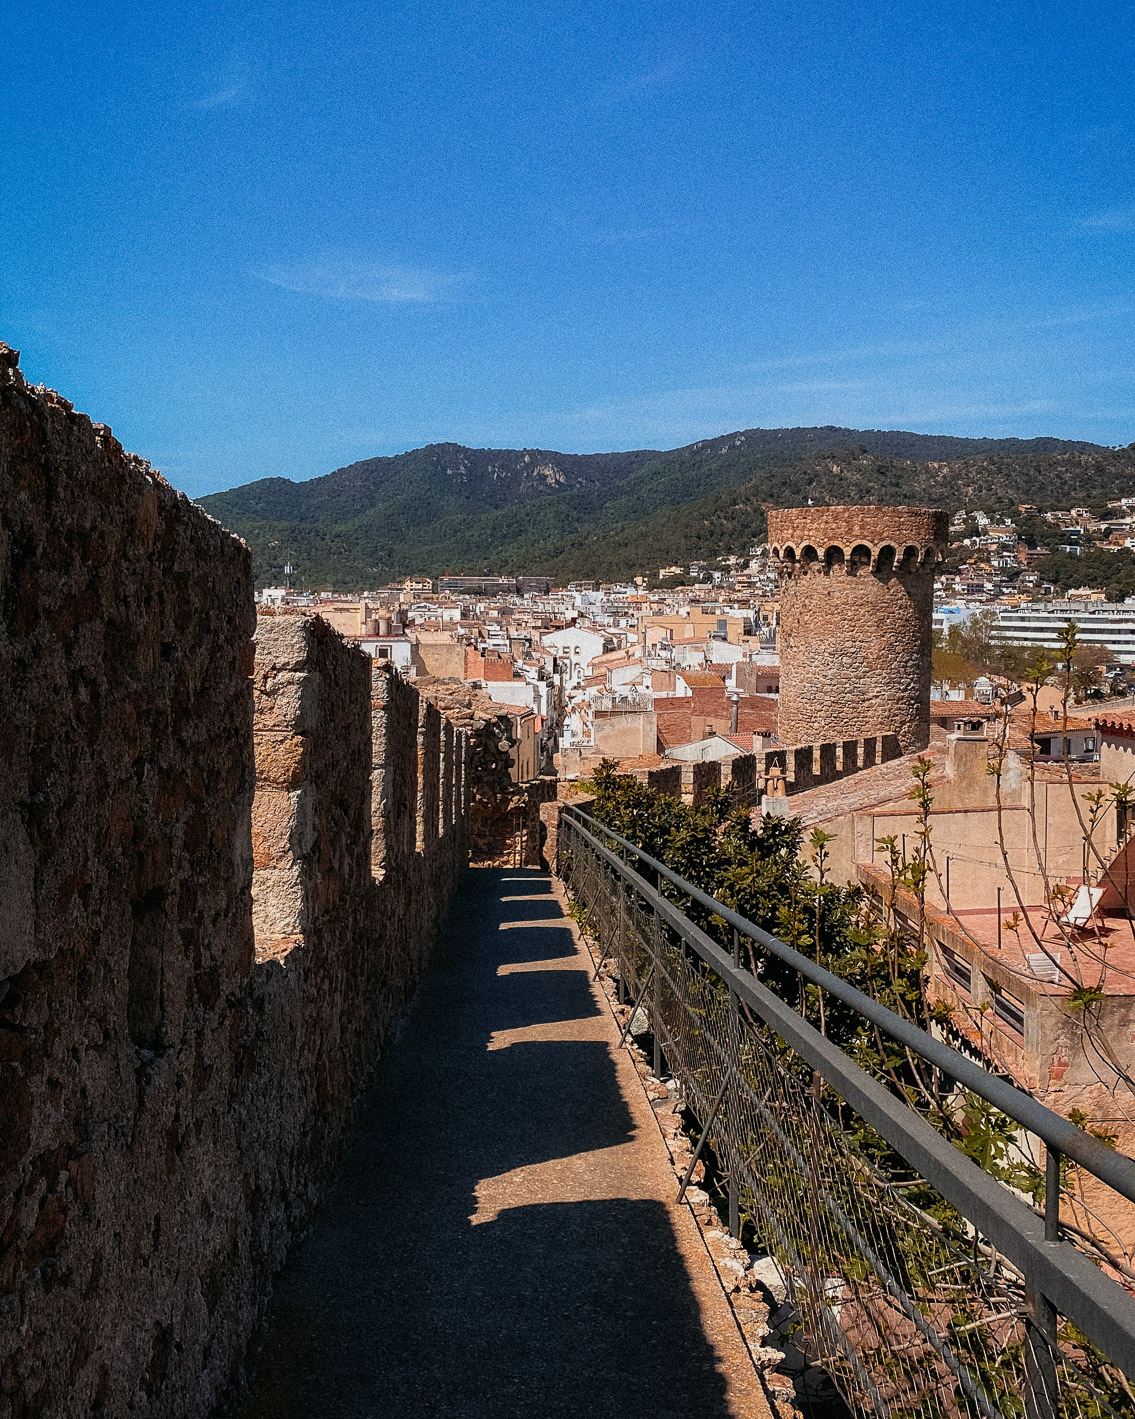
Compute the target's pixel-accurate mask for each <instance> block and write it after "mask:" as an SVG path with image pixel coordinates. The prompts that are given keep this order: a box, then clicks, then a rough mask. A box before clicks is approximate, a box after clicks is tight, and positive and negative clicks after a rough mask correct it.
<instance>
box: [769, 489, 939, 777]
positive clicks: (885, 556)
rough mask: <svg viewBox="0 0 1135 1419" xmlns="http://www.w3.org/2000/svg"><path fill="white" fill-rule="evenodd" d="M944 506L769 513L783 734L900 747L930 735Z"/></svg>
mask: <svg viewBox="0 0 1135 1419" xmlns="http://www.w3.org/2000/svg"><path fill="white" fill-rule="evenodd" d="M946 523H947V518H946V514H945V513H944V512H939V511H934V510H932V509H929V508H915V507H808V508H783V509H780V510H778V511H773V512H770V513H769V533H768V535H769V546H770V549H771V551H772V555H773V557H774V558H775V559H776V560H777V562H778V564H779V568H780V708H779V715H778V725H777V732H778V734H779V737H780V739H781V740H782V741H783V742H785V743H792V744H815V743H822V742H824V741H829V740H830V741H835V740H842V739H845V738H849V737H851V736H861V735H863V734H878V733H880V732H884V733H892V734H896V735H897V736H898V738H899V742H900V743H901V745H902V748H903V751H904V752H909V751H912V750H915V749H922V748H925V747H926V745H927V744H928V743H929V738H930V632H931V619H932V611H933V599H934V568H935V566H936V565H937V562H938V561H939V559H940V557H941V555H942V551H943V548H944V545H945V541H946V533H947V526H946Z"/></svg>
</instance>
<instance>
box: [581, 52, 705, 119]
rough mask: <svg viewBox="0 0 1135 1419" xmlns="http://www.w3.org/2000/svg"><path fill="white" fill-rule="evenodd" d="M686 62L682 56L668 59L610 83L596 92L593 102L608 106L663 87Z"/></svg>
mask: <svg viewBox="0 0 1135 1419" xmlns="http://www.w3.org/2000/svg"><path fill="white" fill-rule="evenodd" d="M684 64H685V61H684V60H683V59H682V58H675V59H668V60H666V61H665V63H662V64H658V65H656V66H655V67H654V68H653V69H648V70H646V71H644V72H643V73H641V74H633V75H632V76H631V77H630V78H629V79H622V80H620V81H619V82H617V83H614V84H608V85H606V86H605V87H602V88H600V89H599V90H598V91H597V92H596V94H595V95H594V98H593V102H594V104H595V105H596V107H597V108H607V107H609V106H610V105H612V104H617V103H622V102H623V100H624V99H630V98H634V97H635V96H636V95H638V94H644V93H649V92H650V90H652V89H659V88H662V87H663V86H664V85H665V84H668V83H669V82H670V80H671V79H673V78H675V77H676V76H677V75H678V74H679V73H680V72H681V70H682V68H683V67H684Z"/></svg>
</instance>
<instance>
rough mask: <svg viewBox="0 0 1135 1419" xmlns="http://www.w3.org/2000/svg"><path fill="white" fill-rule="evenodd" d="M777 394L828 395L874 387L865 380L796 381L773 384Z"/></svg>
mask: <svg viewBox="0 0 1135 1419" xmlns="http://www.w3.org/2000/svg"><path fill="white" fill-rule="evenodd" d="M771 387H772V389H773V390H774V391H775V392H776V393H777V394H830V393H831V392H832V391H833V390H839V391H840V392H841V393H846V392H847V391H848V390H863V389H871V388H873V387H874V386H873V385H872V384H871V382H870V381H868V380H865V379H814V380H798V381H796V382H795V383H793V384H774V385H772V386H771Z"/></svg>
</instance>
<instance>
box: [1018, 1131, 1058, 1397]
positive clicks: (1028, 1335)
mask: <svg viewBox="0 0 1135 1419" xmlns="http://www.w3.org/2000/svg"><path fill="white" fill-rule="evenodd" d="M1044 1239H1045V1241H1046V1242H1058V1241H1059V1240H1060V1154H1059V1152H1058V1151H1057V1150H1056V1149H1055V1148H1051V1147H1050V1148H1049V1149H1048V1153H1047V1157H1046V1159H1045V1165H1044ZM1026 1284H1027V1289H1026V1291H1025V1307H1026V1310H1027V1312H1028V1316H1027V1320H1026V1322H1025V1419H1054V1416H1055V1414H1056V1412H1057V1403H1056V1399H1057V1389H1056V1385H1057V1380H1056V1359H1057V1349H1056V1307H1055V1306H1054V1305H1053V1304H1052V1302H1051V1301H1050V1300H1049V1299H1048V1297H1047V1296H1045V1295H1044V1294H1043V1293H1042V1292H1040V1291H1034V1290H1033V1289H1032V1286H1031V1285H1029V1284H1028V1283H1026Z"/></svg>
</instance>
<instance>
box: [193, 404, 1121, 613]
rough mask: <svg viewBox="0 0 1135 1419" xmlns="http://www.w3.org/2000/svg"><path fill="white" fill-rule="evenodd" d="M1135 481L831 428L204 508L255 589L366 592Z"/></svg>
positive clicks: (902, 433) (1026, 447)
mask: <svg viewBox="0 0 1135 1419" xmlns="http://www.w3.org/2000/svg"><path fill="white" fill-rule="evenodd" d="M1133 485H1135V449H1120V450H1116V449H1110V448H1104V447H1102V446H1100V445H1098V444H1092V443H1084V442H1078V441H1074V440H1069V439H1057V438H1037V439H968V438H956V437H951V436H946V435H937V434H916V433H912V432H909V431H906V430H888V429H845V428H839V427H836V426H831V425H829V426H823V427H819V428H793V429H745V430H741V431H739V432H737V433H732V434H722V435H719V436H718V437H715V438H710V439H699V440H698V441H697V442H696V443H692V444H688V445H686V446H685V447H683V448H677V449H671V450H668V451H659V450H656V449H639V450H635V451H632V452H627V453H592V454H572V453H557V452H554V451H552V450H548V449H484V448H465V447H464V446H462V445H461V444H453V443H443V444H429V445H427V446H426V447H424V448H418V449H413V450H411V451H410V452H408V453H402V454H396V455H394V456H392V457H386V458H368V459H364V460H362V461H361V462H358V463H352V464H350V465H348V466H347V467H345V468H339V469H336V470H335V472H333V473H328V474H326V475H324V476H323V477H318V478H312V479H310V480H307V481H305V482H292V481H290V480H289V479H286V478H264V479H260V480H259V481H257V482H255V483H248V484H246V485H245V486H243V487H240V488H233V489H231V490H230V491H228V492H224V493H214V494H212V495H211V496H209V497H205V498H201V499H200V500H199V501H200V503H201V506H202V507H204V508H205V509H206V510H207V511H208V512H209V513H211V514H212V515H213V516H214V517H216V518H218V519H219V520H220V521H221V522H223V523H224V524H225V525H226V526H228V527H230V528H231V529H232V530H233V531H234V532H238V533H239V534H240V535H241V536H242V537H244V538H245V539H246V540H247V541H248V543H249V545H250V546H251V548H252V551H253V556H254V559H255V567H256V575H257V580H258V581H259V582H260V583H262V584H263V583H271V582H275V581H279V580H280V579H281V578H282V576H283V568H284V565H285V564H286V563H288V562H291V563H292V564H293V565H294V566H295V567H296V568H297V573H298V575H299V577H300V578H301V579H302V580H303V581H304V582H305V583H306V584H309V585H331V584H333V585H335V586H336V587H341V588H343V589H350V588H354V589H358V588H361V587H373V586H377V585H381V584H383V583H385V582H387V581H389V580H391V579H392V578H394V577H399V576H406V575H410V574H412V573H415V572H420V573H425V574H428V575H433V576H436V575H438V574H440V573H442V572H474V573H476V572H486V571H501V572H520V571H531V572H543V573H546V574H548V575H551V576H553V577H554V578H556V579H558V580H566V579H568V578H570V577H600V578H603V579H604V580H608V579H612V578H615V577H625V576H629V575H634V574H641V573H654V572H656V571H657V569H658V567H659V566H660V565H665V564H667V563H671V562H673V563H682V564H684V563H685V562H687V561H689V560H691V559H694V558H704V557H708V556H717V555H721V554H724V553H727V552H744V551H745V550H746V549H747V547H748V546H749V544H750V543H751V542H752V541H754V540H757V539H761V538H763V536H764V521H765V511H766V509H767V508H768V507H770V506H778V505H785V504H789V503H793V502H803V501H805V500H806V499H807V498H808V497H811V498H813V500H814V501H816V502H827V503H831V502H865V503H868V502H895V503H913V502H933V503H936V504H939V505H941V506H945V507H948V508H950V509H951V510H954V509H957V508H958V507H963V506H971V507H972V506H974V505H976V504H978V503H980V504H981V505H982V506H986V507H989V508H995V507H1006V508H1008V507H1010V506H1012V505H1014V504H1015V503H1017V502H1038V503H1049V502H1052V501H1056V502H1061V501H1063V502H1069V501H1077V502H1085V501H1090V500H1091V499H1092V498H1099V497H1102V496H1120V495H1122V494H1125V493H1130V492H1131V491H1132V488H1133Z"/></svg>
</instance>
